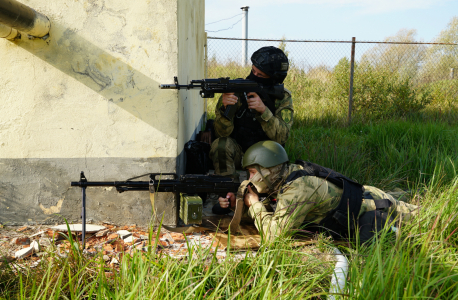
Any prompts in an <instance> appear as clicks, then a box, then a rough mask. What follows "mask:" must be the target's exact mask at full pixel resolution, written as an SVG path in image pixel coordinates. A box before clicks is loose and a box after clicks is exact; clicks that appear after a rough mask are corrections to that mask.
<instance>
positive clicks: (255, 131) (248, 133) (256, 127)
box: [230, 93, 275, 152]
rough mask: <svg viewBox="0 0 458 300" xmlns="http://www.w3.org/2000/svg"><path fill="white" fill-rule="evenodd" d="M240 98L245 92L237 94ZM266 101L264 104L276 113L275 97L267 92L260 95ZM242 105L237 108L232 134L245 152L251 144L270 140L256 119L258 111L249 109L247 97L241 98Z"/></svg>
mask: <svg viewBox="0 0 458 300" xmlns="http://www.w3.org/2000/svg"><path fill="white" fill-rule="evenodd" d="M237 96H238V97H239V99H240V98H241V97H245V96H244V95H243V94H239V95H237ZM259 96H260V97H261V99H262V101H263V102H264V105H265V106H266V107H267V108H268V109H270V111H271V112H272V113H275V99H273V100H272V99H271V97H269V95H268V94H267V93H263V94H261V95H259ZM241 103H242V105H241V106H240V108H239V109H238V110H237V112H236V113H235V116H234V130H232V133H231V135H230V137H231V138H233V139H235V140H236V141H237V143H238V144H239V145H240V146H241V147H242V151H243V152H245V151H246V150H247V149H248V148H249V147H250V146H251V145H254V144H256V143H257V142H260V141H265V140H270V138H269V137H268V136H267V134H266V133H265V132H264V130H263V129H262V126H261V123H259V121H258V120H257V119H256V116H257V112H256V111H253V112H251V111H250V109H248V103H247V102H246V100H245V99H241Z"/></svg>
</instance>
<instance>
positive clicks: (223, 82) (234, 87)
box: [159, 76, 285, 120]
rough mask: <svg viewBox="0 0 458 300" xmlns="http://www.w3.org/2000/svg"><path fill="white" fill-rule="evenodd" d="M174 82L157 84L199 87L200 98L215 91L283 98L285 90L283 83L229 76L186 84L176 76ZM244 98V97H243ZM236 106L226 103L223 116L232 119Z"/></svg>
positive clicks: (183, 87)
mask: <svg viewBox="0 0 458 300" xmlns="http://www.w3.org/2000/svg"><path fill="white" fill-rule="evenodd" d="M173 80H174V84H161V85H159V88H160V89H163V90H164V89H175V90H180V89H187V90H190V89H200V96H201V97H202V98H213V97H215V93H245V98H246V93H249V92H254V93H258V94H259V93H261V94H262V93H267V94H268V95H271V96H272V97H274V98H279V99H282V98H283V92H284V90H285V88H284V86H283V84H276V85H273V86H271V85H269V86H264V85H262V84H259V83H257V82H255V81H252V80H248V79H242V78H239V79H229V77H221V78H207V79H202V80H191V82H190V83H189V84H188V85H186V84H184V85H180V84H178V78H177V77H176V76H175V77H173ZM245 100H246V99H245ZM235 111H236V107H235V105H228V106H227V107H226V110H225V111H224V114H223V115H224V117H226V118H227V119H229V120H230V119H232V118H233V117H234V115H235Z"/></svg>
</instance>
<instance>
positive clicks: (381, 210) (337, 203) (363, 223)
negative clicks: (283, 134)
mask: <svg viewBox="0 0 458 300" xmlns="http://www.w3.org/2000/svg"><path fill="white" fill-rule="evenodd" d="M242 165H243V168H246V169H247V170H248V172H249V174H250V177H249V179H248V180H246V181H244V182H242V183H241V185H240V188H239V189H238V192H237V194H234V193H228V194H227V196H226V197H220V198H219V205H220V206H221V207H222V208H229V207H232V208H235V206H236V203H237V202H241V201H243V203H244V204H245V207H244V208H247V209H248V210H247V213H248V215H249V217H251V219H253V220H254V222H255V226H256V227H257V229H258V230H259V231H260V232H262V233H263V234H264V235H265V236H266V237H267V238H270V239H272V238H274V237H275V236H278V235H280V234H281V233H282V232H284V231H287V230H289V229H291V228H299V227H300V226H301V225H305V224H308V225H310V224H316V225H319V227H320V228H326V229H327V230H328V231H329V232H330V233H331V235H333V236H334V238H342V237H348V236H349V235H350V233H355V232H358V233H359V240H360V242H361V243H364V242H366V241H368V240H370V239H371V237H373V236H374V234H375V233H377V232H379V231H380V230H381V229H382V228H384V226H385V225H386V224H390V225H391V226H393V227H394V228H396V226H397V225H396V224H399V223H400V220H401V219H402V220H405V221H407V220H409V219H410V218H412V217H413V216H415V215H416V214H417V213H418V211H419V207H418V206H416V205H413V204H409V203H406V202H403V201H399V200H397V199H395V198H394V197H393V196H392V195H390V194H388V193H385V192H383V191H382V190H380V189H378V188H376V187H373V186H367V185H365V186H363V185H361V184H359V183H357V182H355V181H353V180H351V179H350V178H348V177H346V176H344V175H342V174H340V173H337V172H335V171H333V170H331V169H328V168H325V167H322V166H319V165H317V164H313V163H309V162H305V161H302V160H297V161H296V163H295V164H289V163H288V155H287V154H286V151H285V149H284V148H283V147H282V146H281V145H280V144H278V143H276V142H273V141H263V142H258V143H256V144H254V145H253V146H251V147H250V148H249V149H248V150H247V151H246V152H245V154H244V156H243V161H242ZM261 194H268V195H270V196H271V197H273V198H275V199H276V201H277V205H276V209H275V211H273V210H272V209H271V208H270V207H268V206H270V205H268V202H269V201H260V200H261V198H260V195H261ZM352 236H354V235H352Z"/></svg>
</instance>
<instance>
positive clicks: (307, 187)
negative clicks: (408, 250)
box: [237, 164, 418, 238]
mask: <svg viewBox="0 0 458 300" xmlns="http://www.w3.org/2000/svg"><path fill="white" fill-rule="evenodd" d="M302 169H303V168H302V166H300V165H295V164H291V165H289V166H288V170H287V172H285V173H286V174H285V175H283V183H282V184H281V185H280V187H279V188H278V189H277V193H276V195H273V197H274V198H276V199H277V207H276V210H275V212H273V211H272V209H271V208H270V207H268V203H267V201H264V202H256V203H254V204H253V205H252V206H251V207H250V208H249V210H248V215H249V216H250V217H251V218H252V219H254V220H255V225H256V228H257V229H258V230H259V231H260V232H263V233H264V234H266V235H267V237H268V238H272V237H274V236H276V235H278V234H280V233H281V232H282V231H284V230H289V229H291V228H298V227H299V226H300V225H301V224H307V223H315V224H318V223H320V221H321V220H323V218H324V217H325V216H326V215H327V214H328V212H330V211H331V210H333V209H335V208H336V207H337V205H338V204H339V201H340V198H341V196H342V191H343V190H342V189H341V188H339V187H337V186H336V185H334V184H333V183H331V182H328V181H326V180H325V179H322V178H319V177H315V176H303V177H299V178H297V179H294V180H292V181H290V182H287V183H284V180H285V179H286V178H287V177H288V175H289V174H291V173H292V172H294V171H297V170H302ZM247 183H248V181H244V182H243V183H242V185H241V187H240V189H239V191H238V193H237V198H238V199H240V198H241V197H243V192H244V188H245V186H246V185H247ZM364 188H365V192H364V194H363V203H362V206H361V210H360V213H359V216H361V215H362V214H363V213H365V212H367V211H372V210H375V205H374V201H373V200H378V199H389V201H390V202H391V203H392V205H391V206H390V207H389V208H386V210H387V211H388V212H389V213H392V214H393V216H395V217H400V216H402V218H403V220H407V219H408V218H409V217H410V216H412V215H414V214H416V213H417V212H418V206H415V205H412V204H408V203H405V202H402V201H398V200H396V199H395V198H394V197H393V196H391V195H389V194H387V193H385V192H383V191H381V190H380V189H378V188H375V187H372V186H364ZM370 196H372V198H373V199H366V197H368V198H371V197H370ZM269 206H270V205H269ZM359 216H358V217H359Z"/></svg>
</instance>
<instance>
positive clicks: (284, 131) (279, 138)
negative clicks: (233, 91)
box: [214, 89, 294, 144]
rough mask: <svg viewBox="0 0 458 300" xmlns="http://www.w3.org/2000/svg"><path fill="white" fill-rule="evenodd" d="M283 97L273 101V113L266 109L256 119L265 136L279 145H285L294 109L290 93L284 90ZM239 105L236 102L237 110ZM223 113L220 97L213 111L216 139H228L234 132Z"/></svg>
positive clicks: (232, 124)
mask: <svg viewBox="0 0 458 300" xmlns="http://www.w3.org/2000/svg"><path fill="white" fill-rule="evenodd" d="M284 95H285V96H284V97H283V99H281V100H275V108H276V109H275V112H274V113H273V112H271V111H270V109H268V108H267V107H266V111H265V112H264V113H263V114H262V115H260V118H257V119H258V120H259V122H260V123H261V126H262V129H263V130H264V132H265V133H266V134H267V136H268V137H269V138H270V139H271V140H272V141H275V142H277V143H279V144H284V143H286V141H287V140H288V137H289V131H290V129H291V126H293V115H294V109H293V99H292V98H291V92H290V91H288V90H287V89H285V94H284ZM237 97H239V99H240V98H241V95H237ZM241 105H242V104H241V101H238V102H237V104H236V106H237V109H239V108H240V106H241ZM223 113H224V106H223V97H222V96H221V97H220V98H219V100H218V103H217V105H216V109H215V114H216V118H215V124H214V126H215V134H216V137H228V136H229V135H230V134H231V133H232V130H234V122H233V120H228V119H226V118H225V117H224V116H223Z"/></svg>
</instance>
